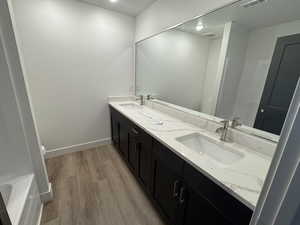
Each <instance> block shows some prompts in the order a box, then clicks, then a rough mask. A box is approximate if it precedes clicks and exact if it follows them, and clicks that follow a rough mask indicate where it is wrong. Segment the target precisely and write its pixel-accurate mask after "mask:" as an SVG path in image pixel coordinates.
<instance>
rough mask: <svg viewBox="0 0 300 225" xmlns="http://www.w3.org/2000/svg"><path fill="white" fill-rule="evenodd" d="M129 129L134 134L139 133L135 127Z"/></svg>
mask: <svg viewBox="0 0 300 225" xmlns="http://www.w3.org/2000/svg"><path fill="white" fill-rule="evenodd" d="M131 131H132V133H134V134H135V135H138V134H139V132H138V131H137V130H136V129H135V128H132V129H131Z"/></svg>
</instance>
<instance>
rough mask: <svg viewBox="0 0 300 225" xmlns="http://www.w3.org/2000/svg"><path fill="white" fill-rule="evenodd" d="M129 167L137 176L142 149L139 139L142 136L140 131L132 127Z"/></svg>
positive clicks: (129, 145)
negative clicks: (139, 153)
mask: <svg viewBox="0 0 300 225" xmlns="http://www.w3.org/2000/svg"><path fill="white" fill-rule="evenodd" d="M128 135H129V137H128V165H129V167H130V169H131V170H132V171H133V173H134V174H135V175H136V174H137V168H138V159H137V157H138V155H137V154H138V149H139V148H140V147H141V146H140V143H139V141H138V137H139V135H140V132H139V130H138V129H137V128H136V127H135V126H133V125H131V126H130V128H129V133H128Z"/></svg>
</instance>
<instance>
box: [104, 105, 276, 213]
mask: <svg viewBox="0 0 300 225" xmlns="http://www.w3.org/2000/svg"><path fill="white" fill-rule="evenodd" d="M125 103H135V102H133V101H127V102H124V101H120V102H116V101H113V102H110V103H109V104H110V105H111V106H112V107H114V108H115V109H116V110H118V111H119V112H120V113H122V114H123V115H124V116H126V117H127V118H128V119H130V120H131V121H133V122H134V123H135V124H136V125H138V126H139V127H140V128H142V129H143V130H144V131H146V132H147V133H148V134H150V135H151V136H152V137H154V138H155V139H157V140H158V141H159V142H161V143H162V144H164V145H165V146H167V147H168V148H169V149H170V150H172V151H173V152H174V153H175V154H177V155H178V156H179V157H181V158H182V159H184V160H185V161H187V162H188V163H189V164H191V165H192V166H193V167H194V168H196V169H197V170H199V171H200V172H201V173H203V174H205V175H206V176H208V177H209V178H210V179H212V180H213V181H214V182H215V183H217V184H218V185H220V186H221V187H222V188H223V189H225V190H226V191H227V192H228V193H230V194H231V195H233V196H234V197H235V198H237V199H238V200H240V201H241V202H242V203H244V204H245V205H247V206H248V207H249V208H251V209H254V208H255V206H256V204H257V201H258V198H259V195H260V192H261V189H262V186H263V183H264V180H265V177H266V175H267V172H268V169H269V166H270V162H271V158H270V157H268V156H266V155H263V154H260V153H258V152H255V151H253V150H251V149H248V148H246V147H244V146H242V145H238V144H236V143H234V142H233V143H225V142H222V141H220V139H219V135H218V134H216V133H213V132H210V131H207V130H204V129H202V128H199V127H197V126H194V125H192V124H189V123H186V122H183V121H181V120H180V119H178V118H174V117H171V116H169V115H166V114H164V113H162V112H159V111H157V110H153V109H151V108H150V107H149V106H140V107H139V109H138V110H136V109H130V108H126V107H123V106H121V105H120V104H125ZM192 133H199V134H201V135H202V136H203V137H204V138H206V139H208V140H209V141H211V142H213V143H215V144H218V145H219V146H221V147H224V148H231V149H234V150H235V151H239V152H240V153H242V154H243V155H244V157H243V158H242V159H241V160H239V161H237V162H234V163H232V164H227V165H225V164H222V163H219V162H217V161H215V160H213V159H212V158H210V157H209V156H207V155H205V154H199V153H197V152H195V151H193V150H191V149H189V148H187V147H186V146H184V145H183V144H181V143H180V142H178V141H177V140H176V138H178V137H181V136H184V135H188V134H192Z"/></svg>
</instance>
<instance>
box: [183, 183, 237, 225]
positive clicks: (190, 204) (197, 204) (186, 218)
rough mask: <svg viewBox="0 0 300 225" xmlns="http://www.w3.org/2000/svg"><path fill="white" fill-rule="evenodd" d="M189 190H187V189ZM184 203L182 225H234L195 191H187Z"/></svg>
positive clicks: (190, 189)
mask: <svg viewBox="0 0 300 225" xmlns="http://www.w3.org/2000/svg"><path fill="white" fill-rule="evenodd" d="M186 189H187V188H186ZM184 195H185V196H184V197H181V198H183V199H184V203H183V204H181V208H182V209H181V210H180V212H181V213H183V216H182V218H183V220H182V223H181V224H182V225H195V221H199V222H197V224H199V225H202V224H203V225H207V224H209V225H233V224H232V223H230V222H229V221H227V220H226V219H225V218H224V217H223V215H222V214H221V213H219V211H218V210H217V209H216V208H215V207H214V206H213V205H212V204H211V203H210V202H209V201H207V200H206V199H205V198H203V197H202V196H201V195H200V194H198V193H197V192H196V191H194V189H192V188H189V189H188V191H185V194H184Z"/></svg>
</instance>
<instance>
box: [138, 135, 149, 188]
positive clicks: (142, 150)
mask: <svg viewBox="0 0 300 225" xmlns="http://www.w3.org/2000/svg"><path fill="white" fill-rule="evenodd" d="M137 142H138V148H137V164H138V165H137V177H138V179H139V181H140V183H141V184H142V185H143V186H144V188H145V189H146V191H148V192H149V193H152V187H153V186H152V183H151V180H152V179H151V178H152V167H151V162H152V137H151V136H150V135H148V134H147V133H145V132H144V131H142V132H141V134H140V135H139V137H138V138H137Z"/></svg>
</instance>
